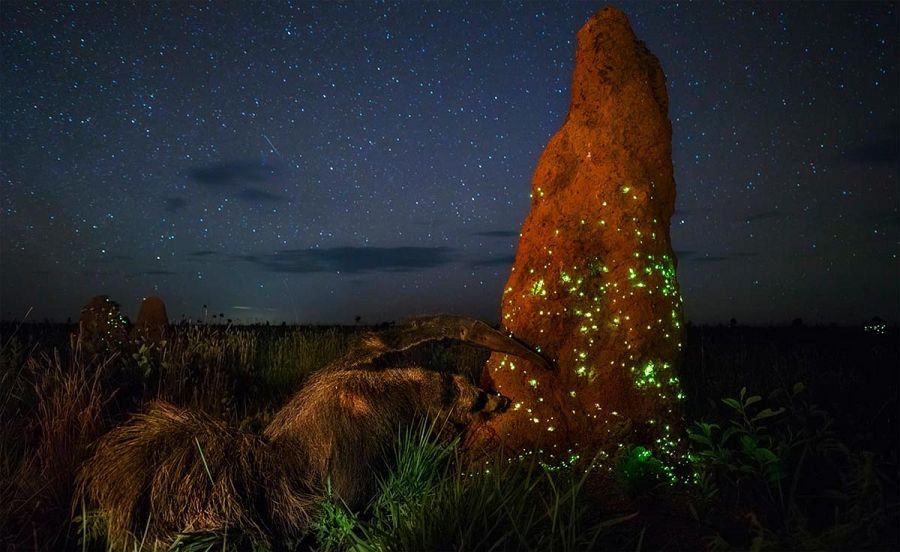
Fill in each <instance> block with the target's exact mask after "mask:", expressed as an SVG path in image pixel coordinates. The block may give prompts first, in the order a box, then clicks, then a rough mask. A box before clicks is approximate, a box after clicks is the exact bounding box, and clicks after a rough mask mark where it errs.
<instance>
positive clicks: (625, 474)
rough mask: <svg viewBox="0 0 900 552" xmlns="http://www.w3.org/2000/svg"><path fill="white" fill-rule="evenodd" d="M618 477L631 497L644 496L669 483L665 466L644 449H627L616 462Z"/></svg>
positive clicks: (638, 447) (649, 451)
mask: <svg viewBox="0 0 900 552" xmlns="http://www.w3.org/2000/svg"><path fill="white" fill-rule="evenodd" d="M617 469H618V472H617V473H618V477H619V479H620V480H621V481H622V482H623V483H624V484H625V488H626V489H627V490H628V492H629V493H630V494H631V495H633V496H636V495H637V496H639V495H643V494H646V493H648V492H650V491H652V490H653V489H655V488H656V487H658V486H660V485H662V484H663V483H666V482H667V481H670V477H669V474H668V473H667V470H666V466H665V465H664V464H663V463H662V461H660V460H659V459H658V458H655V457H654V456H653V452H652V451H651V450H649V449H646V448H644V447H640V446H635V447H630V448H628V449H627V451H626V452H625V454H623V455H622V456H621V457H620V458H619V460H618V462H617Z"/></svg>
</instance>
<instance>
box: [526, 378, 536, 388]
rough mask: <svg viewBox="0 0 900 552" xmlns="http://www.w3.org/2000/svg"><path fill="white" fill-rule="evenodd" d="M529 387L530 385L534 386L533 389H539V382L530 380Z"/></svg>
mask: <svg viewBox="0 0 900 552" xmlns="http://www.w3.org/2000/svg"><path fill="white" fill-rule="evenodd" d="M528 385H530V386H532V387H537V386H538V380H536V379H530V380H528Z"/></svg>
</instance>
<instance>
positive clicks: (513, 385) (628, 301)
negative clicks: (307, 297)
mask: <svg viewBox="0 0 900 552" xmlns="http://www.w3.org/2000/svg"><path fill="white" fill-rule="evenodd" d="M667 112H668V96H667V93H666V81H665V75H664V74H663V72H662V69H661V67H660V64H659V61H658V60H657V59H656V57H654V56H653V54H652V53H650V51H649V50H648V49H647V47H646V46H645V45H644V43H643V42H640V41H639V40H637V38H636V37H635V35H634V32H633V31H632V30H631V27H630V25H629V23H628V19H627V18H626V17H625V15H624V14H623V13H622V12H620V11H618V10H616V9H613V8H606V9H603V10H601V11H600V12H598V13H597V14H595V15H594V16H593V17H591V19H590V20H589V21H588V22H587V23H586V24H585V25H584V26H583V27H582V28H581V30H580V31H579V32H578V47H577V51H576V56H575V71H574V75H573V78H572V103H571V106H570V108H569V113H568V116H567V117H566V120H565V123H564V124H563V126H562V128H561V129H560V130H559V131H558V132H557V133H556V135H555V136H553V138H552V139H551V140H550V142H549V143H548V144H547V147H546V149H545V150H544V153H543V155H542V156H541V158H540V161H539V162H538V165H537V169H536V170H535V172H534V177H533V181H532V191H531V194H532V203H531V210H530V212H529V214H528V217H527V219H526V220H525V223H524V226H523V228H522V233H521V238H520V240H519V247H518V251H517V253H516V260H515V264H514V266H513V268H512V273H511V274H510V277H509V280H508V282H507V284H506V287H505V288H504V294H503V302H502V323H503V325H504V326H505V328H506V329H507V330H508V331H510V332H511V333H512V334H513V335H515V336H516V337H517V338H519V339H521V340H523V341H524V342H526V343H528V344H530V345H533V346H538V347H540V351H541V352H542V353H543V354H544V355H546V356H548V357H550V358H552V359H555V360H556V361H557V363H558V366H559V370H558V371H554V372H548V371H546V370H542V369H540V368H538V367H536V366H534V365H532V364H531V363H529V362H527V361H523V360H521V359H514V358H512V357H509V356H507V355H504V354H500V353H494V354H493V355H492V356H491V357H490V359H489V361H488V363H487V365H486V366H485V369H484V372H483V376H482V377H483V382H482V383H483V384H484V385H485V386H490V387H492V388H494V389H496V390H497V391H498V392H500V393H503V394H504V395H506V396H509V397H511V398H512V399H513V405H512V407H511V408H510V410H509V412H508V413H507V414H506V415H504V416H499V417H497V418H495V419H493V420H491V422H490V424H489V426H488V427H487V428H486V429H488V431H486V432H479V434H493V436H494V438H499V439H500V440H502V441H503V442H504V443H505V445H506V446H507V447H509V448H511V449H512V450H519V451H527V450H532V451H541V452H543V454H544V456H548V455H549V456H551V457H552V458H553V457H555V458H558V459H565V458H569V456H570V455H572V454H574V453H575V452H576V451H586V450H590V451H597V450H598V449H599V450H600V451H603V452H605V453H606V454H608V455H612V454H614V453H615V452H616V451H617V450H618V447H619V445H620V444H629V443H630V444H633V445H642V446H645V447H647V448H649V449H651V450H655V451H658V453H659V455H660V456H666V455H667V454H668V453H670V452H672V451H673V450H674V449H675V448H676V447H677V441H678V438H677V435H678V429H679V428H680V423H679V420H680V408H679V399H680V398H681V396H682V395H681V391H680V386H679V381H678V376H677V370H676V363H677V359H678V358H679V354H680V350H681V346H682V309H681V296H680V294H679V290H678V282H677V281H676V278H675V255H674V254H673V252H672V245H671V241H670V239H669V219H670V217H671V215H672V211H673V208H674V204H675V180H674V177H673V169H672V151H671V150H672V147H671V143H672V127H671V123H670V122H669V119H668V115H667ZM491 430H493V431H491ZM602 456H603V453H601V457H602Z"/></svg>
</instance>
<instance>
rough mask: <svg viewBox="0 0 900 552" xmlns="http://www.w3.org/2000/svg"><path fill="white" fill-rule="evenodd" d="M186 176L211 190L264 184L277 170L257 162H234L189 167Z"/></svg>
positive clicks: (273, 176) (272, 166)
mask: <svg viewBox="0 0 900 552" xmlns="http://www.w3.org/2000/svg"><path fill="white" fill-rule="evenodd" d="M186 173H187V175H188V176H189V177H191V178H192V179H194V180H195V181H196V182H197V183H199V184H203V185H204V186H209V187H212V188H222V187H227V186H234V185H237V184H240V183H244V182H266V181H269V180H272V179H274V178H275V177H276V176H277V174H278V169H277V167H275V166H274V165H267V164H265V163H260V162H258V161H249V160H236V161H226V162H222V163H214V164H212V165H205V166H202V167H191V168H189V169H187V171H186Z"/></svg>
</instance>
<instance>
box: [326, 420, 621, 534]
mask: <svg viewBox="0 0 900 552" xmlns="http://www.w3.org/2000/svg"><path fill="white" fill-rule="evenodd" d="M433 430H434V427H433V426H429V425H427V424H424V425H421V426H419V427H418V428H413V429H411V430H410V431H408V432H407V433H405V434H403V435H401V436H400V439H399V440H398V442H397V448H396V451H395V454H396V464H395V467H394V469H392V470H391V472H390V473H389V474H388V475H387V477H386V478H385V479H384V480H382V481H381V482H380V486H379V492H378V494H377V496H376V497H375V499H374V500H373V502H372V504H371V505H370V507H369V508H368V510H367V511H366V512H364V513H363V514H362V515H360V516H354V515H353V514H351V513H349V512H347V511H346V510H345V509H344V508H342V507H341V506H340V504H339V503H337V502H335V501H334V499H331V500H330V502H329V503H327V505H326V507H323V509H322V510H321V514H320V518H319V520H318V523H317V526H316V538H317V541H318V542H319V543H322V544H323V545H324V548H325V549H337V550H342V549H353V550H360V551H393V550H396V551H402V550H471V551H480V550H485V551H487V550H535V551H538V550H540V551H569V550H591V549H594V546H595V545H596V543H597V539H598V537H599V536H600V535H601V534H602V533H603V531H604V530H605V529H607V528H609V527H612V526H614V525H617V524H620V523H623V522H625V521H628V520H629V519H631V518H633V517H634V514H633V515H629V516H624V517H618V518H612V519H608V520H605V521H601V522H597V521H596V520H593V519H592V516H590V515H588V514H589V506H588V504H589V503H588V502H587V500H586V496H585V493H584V492H583V491H584V483H585V481H586V479H587V477H589V475H590V473H591V472H590V469H588V470H587V471H582V472H576V471H574V470H573V469H571V468H570V469H562V470H554V469H551V468H549V467H548V466H545V465H542V464H540V463H538V462H536V461H533V460H532V461H525V462H521V461H507V460H505V459H503V458H501V457H500V456H499V455H498V456H497V457H496V458H495V459H494V460H493V462H492V464H491V465H490V466H480V467H472V466H466V465H465V464H464V463H463V462H462V461H461V459H460V455H459V450H458V446H459V441H458V440H453V441H451V442H450V443H444V442H441V441H439V440H435V438H434V435H433Z"/></svg>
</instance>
